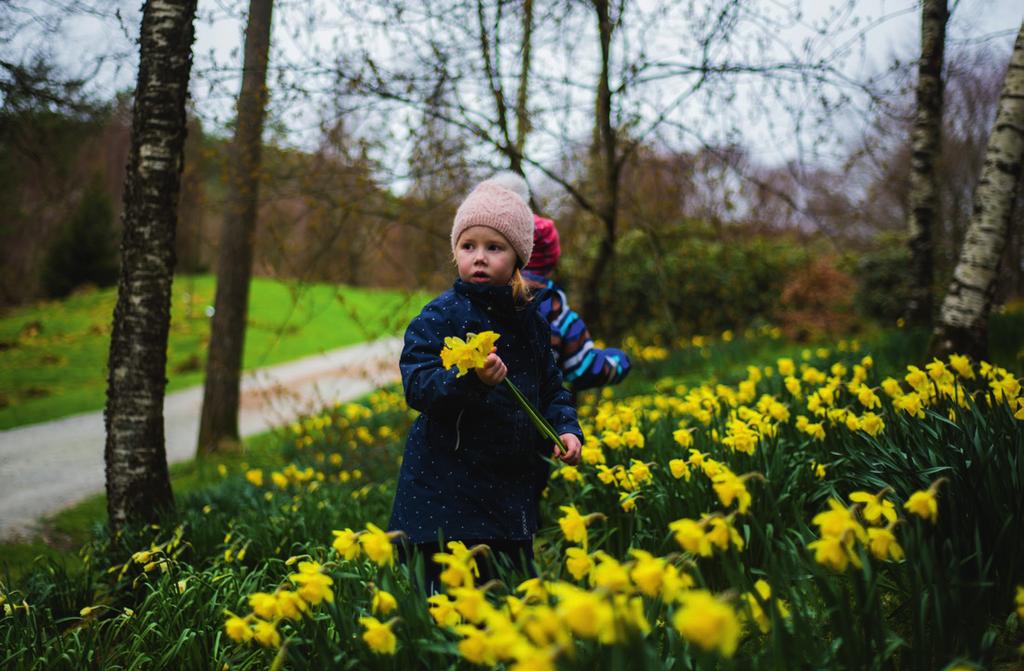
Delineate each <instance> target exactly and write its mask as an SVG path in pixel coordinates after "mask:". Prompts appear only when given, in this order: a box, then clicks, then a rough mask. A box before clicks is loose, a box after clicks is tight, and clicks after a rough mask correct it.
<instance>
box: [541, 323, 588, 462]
mask: <svg viewBox="0 0 1024 671" xmlns="http://www.w3.org/2000/svg"><path fill="white" fill-rule="evenodd" d="M545 335H546V333H545ZM549 352H550V354H551V355H550V356H547V354H548V353H549ZM541 371H542V373H541V376H542V378H541V385H540V406H541V407H540V411H541V414H543V415H544V418H545V419H546V420H548V422H550V423H551V426H552V427H553V428H554V429H555V433H557V434H559V435H561V434H563V433H572V434H575V435H576V436H577V437H578V438H579V439H580V442H581V443H582V442H583V430H582V429H581V428H580V423H579V420H578V419H577V417H576V406H575V404H574V403H573V400H572V392H570V391H569V390H568V389H566V388H565V386H564V385H563V384H562V371H561V369H560V368H559V367H558V363H557V362H556V361H555V357H554V352H551V350H550V349H548V350H547V351H546V352H545V356H544V365H542V366H541Z"/></svg>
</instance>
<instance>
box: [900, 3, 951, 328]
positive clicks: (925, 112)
mask: <svg viewBox="0 0 1024 671" xmlns="http://www.w3.org/2000/svg"><path fill="white" fill-rule="evenodd" d="M948 21H949V9H948V8H947V6H946V0H924V2H923V3H922V5H921V59H920V61H919V62H918V69H917V113H916V115H915V117H914V129H913V131H912V133H911V162H910V194H909V196H910V197H909V201H910V202H909V203H908V205H909V208H908V209H909V211H910V212H909V217H908V219H907V232H908V234H909V244H910V258H911V272H912V273H913V279H912V284H911V286H912V289H911V292H910V302H909V305H907V319H908V321H909V322H910V323H911V324H916V325H930V324H931V322H932V305H933V300H932V285H933V283H934V270H933V268H934V261H933V256H934V251H933V248H934V245H933V243H932V231H933V230H935V229H936V226H935V224H936V223H937V222H936V221H935V219H936V217H937V215H938V213H939V212H940V207H939V180H938V173H937V171H936V167H935V162H936V159H937V157H938V155H939V148H940V142H941V137H942V89H943V86H942V64H943V52H944V50H945V44H946V23H947V22H948Z"/></svg>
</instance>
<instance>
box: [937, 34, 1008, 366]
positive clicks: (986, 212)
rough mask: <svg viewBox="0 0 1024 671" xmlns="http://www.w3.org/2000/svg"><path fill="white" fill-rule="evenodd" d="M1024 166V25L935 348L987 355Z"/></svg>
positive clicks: (939, 351)
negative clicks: (1002, 263)
mask: <svg viewBox="0 0 1024 671" xmlns="http://www.w3.org/2000/svg"><path fill="white" fill-rule="evenodd" d="M1022 167H1024V23H1022V24H1021V27H1020V32H1019V33H1017V41H1016V42H1015V43H1014V45H1013V53H1012V54H1011V55H1010V67H1009V69H1008V70H1007V71H1006V79H1005V80H1004V81H1003V91H1002V94H1001V95H1000V96H999V108H998V110H997V112H996V122H995V125H993V127H992V132H991V134H990V135H989V139H988V147H987V148H986V149H985V165H984V167H983V168H982V169H981V179H980V180H979V181H978V188H977V189H976V190H975V193H974V213H973V214H972V215H971V223H970V225H969V226H968V228H967V236H966V237H965V238H964V244H963V247H962V248H961V250H960V260H959V261H958V262H957V264H956V270H954V271H953V280H952V282H950V285H949V291H948V292H947V293H946V298H945V300H943V302H942V309H941V311H940V313H939V322H938V324H936V326H935V330H934V332H933V334H932V343H931V349H932V353H933V354H935V355H937V356H943V355H946V354H949V353H950V352H959V353H961V354H967V355H970V356H972V357H974V358H975V359H983V358H985V357H986V356H987V349H988V316H989V313H990V312H991V310H992V299H993V297H994V296H995V290H996V280H997V279H998V270H999V261H1000V259H1001V258H1002V256H1003V253H1004V251H1005V248H1006V241H1007V238H1009V237H1010V235H1009V234H1010V226H1011V222H1012V221H1013V220H1012V214H1013V208H1014V202H1015V200H1016V198H1017V189H1018V187H1019V186H1020V182H1021V173H1022Z"/></svg>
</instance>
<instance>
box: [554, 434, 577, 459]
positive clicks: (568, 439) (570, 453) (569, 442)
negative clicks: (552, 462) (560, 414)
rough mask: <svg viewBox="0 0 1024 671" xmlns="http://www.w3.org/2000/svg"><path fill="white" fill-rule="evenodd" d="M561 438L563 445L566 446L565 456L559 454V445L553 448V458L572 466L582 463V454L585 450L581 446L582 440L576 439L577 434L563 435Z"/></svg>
mask: <svg viewBox="0 0 1024 671" xmlns="http://www.w3.org/2000/svg"><path fill="white" fill-rule="evenodd" d="M559 438H561V439H562V445H565V454H561V453H559V451H558V445H554V446H553V447H552V450H553V454H552V456H554V457H555V458H557V459H561V460H562V461H564V462H565V463H567V464H569V465H570V466H575V465H576V464H578V463H580V452H581V451H582V450H583V446H582V445H580V439H579V438H577V437H576V434H575V433H563V434H562V435H560V436H559Z"/></svg>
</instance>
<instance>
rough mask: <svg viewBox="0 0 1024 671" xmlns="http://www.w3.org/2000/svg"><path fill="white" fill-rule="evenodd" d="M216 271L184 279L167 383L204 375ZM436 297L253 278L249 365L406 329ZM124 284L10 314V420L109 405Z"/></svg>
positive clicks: (5, 423)
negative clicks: (113, 338)
mask: <svg viewBox="0 0 1024 671" xmlns="http://www.w3.org/2000/svg"><path fill="white" fill-rule="evenodd" d="M214 290H215V281H214V277H213V276H211V275H200V276H180V277H177V278H175V281H174V289H173V304H172V306H171V332H170V340H169V343H168V347H167V377H168V380H169V381H168V385H167V390H168V392H170V391H175V390H177V389H182V388H185V387H189V386H191V385H195V384H199V383H201V382H202V378H203V371H204V366H205V356H206V345H207V343H208V341H209V330H210V327H209V324H210V320H209V317H207V315H206V309H207V306H210V305H212V304H213V300H214ZM427 299H428V296H427V295H426V294H423V293H417V294H411V295H410V294H408V293H405V292H401V291H388V290H381V289H362V288H352V287H344V286H337V285H329V284H299V283H294V282H284V281H279V280H271V279H264V278H256V279H254V280H253V283H252V289H251V292H250V300H249V324H248V331H247V334H246V343H245V359H244V367H245V369H246V370H251V369H254V368H259V367H262V366H267V365H271V364H276V363H281V362H283V361H289V360H292V359H296V358H300V357H303V356H307V355H311V354H316V353H318V352H323V351H327V350H330V349H334V348H337V347H343V346H345V345H351V344H355V343H359V342H364V341H367V340H373V339H375V338H379V337H382V336H387V335H393V334H398V333H400V332H401V331H402V329H403V328H404V327H405V325H406V324H407V323H408V322H409V320H410V319H411V318H412V317H413V316H414V315H415V314H416V313H417V312H418V311H419V309H420V307H421V306H422V305H423V304H424V303H425V302H426V300H427ZM116 300H117V291H116V289H114V288H111V289H103V290H96V291H88V292H83V293H79V294H76V295H74V296H72V297H70V298H68V299H66V300H63V301H52V302H44V303H38V304H35V305H32V306H27V307H22V308H18V309H15V310H13V311H10V312H8V313H6V314H4V315H3V316H2V317H0V369H2V370H3V371H4V372H3V376H2V377H0V429H10V428H12V427H16V426H21V425H25V424H33V423H35V422H42V421H46V420H50V419H56V418H58V417H64V416H67V415H71V414H74V413H78V412H85V411H89V410H99V409H102V408H103V405H104V402H105V399H106V375H107V373H106V367H107V355H108V349H109V342H110V328H111V321H112V315H113V311H114V304H115V302H116Z"/></svg>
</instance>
